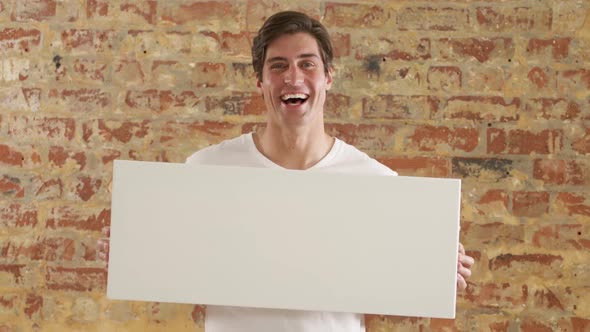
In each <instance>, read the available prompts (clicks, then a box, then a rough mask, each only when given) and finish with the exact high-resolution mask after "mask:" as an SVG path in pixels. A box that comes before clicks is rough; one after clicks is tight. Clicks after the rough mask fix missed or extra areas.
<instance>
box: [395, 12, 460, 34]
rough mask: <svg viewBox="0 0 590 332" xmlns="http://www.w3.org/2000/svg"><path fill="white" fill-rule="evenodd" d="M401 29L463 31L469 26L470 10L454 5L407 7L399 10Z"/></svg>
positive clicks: (398, 16) (398, 18)
mask: <svg viewBox="0 0 590 332" xmlns="http://www.w3.org/2000/svg"><path fill="white" fill-rule="evenodd" d="M396 22H397V26H398V29H399V30H401V31H408V30H409V31H416V30H435V31H462V30H465V29H466V28H468V27H469V11H468V10H467V9H465V8H452V7H422V6H415V7H406V8H403V9H400V10H399V11H398V12H397V16H396Z"/></svg>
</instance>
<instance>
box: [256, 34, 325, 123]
mask: <svg viewBox="0 0 590 332" xmlns="http://www.w3.org/2000/svg"><path fill="white" fill-rule="evenodd" d="M256 85H257V87H258V88H259V90H260V91H261V93H262V95H263V97H264V102H265V104H266V109H267V112H268V114H267V116H268V117H269V120H270V121H271V123H272V124H276V125H278V126H280V127H282V128H285V127H287V128H289V127H290V128H294V127H300V126H312V125H313V124H318V121H319V122H320V123H323V122H322V121H323V108H324V102H325V101H326V91H327V90H328V89H329V88H330V86H331V85H332V71H331V70H330V71H329V73H328V74H327V75H326V73H325V70H324V63H323V61H322V57H321V55H320V51H319V47H318V43H317V41H316V40H315V39H314V38H313V37H312V36H311V35H309V34H307V33H303V32H301V33H296V34H287V35H283V36H281V37H279V38H277V39H276V40H274V41H273V42H272V43H271V44H270V45H269V46H268V47H267V49H266V58H265V59H264V65H263V68H262V81H258V82H257V84H256Z"/></svg>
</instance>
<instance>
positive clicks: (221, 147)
mask: <svg viewBox="0 0 590 332" xmlns="http://www.w3.org/2000/svg"><path fill="white" fill-rule="evenodd" d="M251 141H252V138H251V136H250V134H244V135H241V136H238V137H235V138H232V139H228V140H225V141H223V142H221V143H218V144H214V145H211V146H208V147H206V148H203V149H201V150H199V151H196V152H195V153H193V154H192V155H190V156H189V157H188V158H187V159H186V163H187V164H205V165H208V164H210V165H224V164H228V163H229V162H230V161H231V160H230V159H234V158H236V157H243V155H244V154H248V153H249V151H250V150H251V144H252V143H251Z"/></svg>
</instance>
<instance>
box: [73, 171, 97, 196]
mask: <svg viewBox="0 0 590 332" xmlns="http://www.w3.org/2000/svg"><path fill="white" fill-rule="evenodd" d="M71 185H72V186H74V185H75V187H74V188H73V192H74V195H75V197H76V199H81V200H83V201H84V202H86V201H88V200H90V199H92V198H93V197H94V196H95V195H96V194H97V192H98V191H99V190H100V188H101V186H102V179H99V178H93V177H90V176H88V175H80V176H78V177H76V179H75V180H74V181H72V183H71Z"/></svg>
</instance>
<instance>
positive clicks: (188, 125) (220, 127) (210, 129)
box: [160, 121, 240, 146]
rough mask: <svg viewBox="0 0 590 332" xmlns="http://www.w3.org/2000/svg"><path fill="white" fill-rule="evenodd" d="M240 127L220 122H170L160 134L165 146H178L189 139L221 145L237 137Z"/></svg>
mask: <svg viewBox="0 0 590 332" xmlns="http://www.w3.org/2000/svg"><path fill="white" fill-rule="evenodd" d="M239 129H240V127H238V126H236V125H235V124H232V123H229V122H219V121H191V122H180V121H169V122H167V123H166V124H165V125H164V126H163V128H162V130H161V132H160V134H161V135H162V136H161V138H160V142H161V143H166V144H165V146H176V145H177V144H180V143H183V144H186V143H187V138H190V140H194V141H196V142H200V143H201V144H203V143H205V144H214V143H219V142H221V141H222V140H224V139H227V138H230V137H233V136H236V135H237V134H238V131H239Z"/></svg>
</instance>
